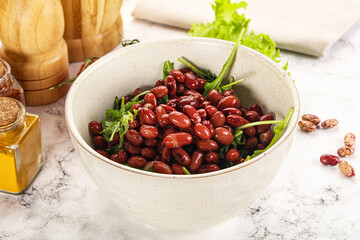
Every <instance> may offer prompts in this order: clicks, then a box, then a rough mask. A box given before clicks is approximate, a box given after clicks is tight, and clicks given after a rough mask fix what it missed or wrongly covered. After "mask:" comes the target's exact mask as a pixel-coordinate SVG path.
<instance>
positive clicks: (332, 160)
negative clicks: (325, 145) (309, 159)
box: [320, 154, 340, 166]
mask: <svg viewBox="0 0 360 240" xmlns="http://www.w3.org/2000/svg"><path fill="white" fill-rule="evenodd" d="M320 162H321V163H322V164H324V165H331V166H335V165H337V164H338V163H339V162H340V159H339V158H338V156H335V155H331V154H323V155H321V157H320Z"/></svg>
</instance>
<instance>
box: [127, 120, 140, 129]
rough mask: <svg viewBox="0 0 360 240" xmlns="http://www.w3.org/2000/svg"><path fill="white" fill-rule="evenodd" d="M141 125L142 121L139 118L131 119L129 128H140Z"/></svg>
mask: <svg viewBox="0 0 360 240" xmlns="http://www.w3.org/2000/svg"><path fill="white" fill-rule="evenodd" d="M139 126H140V123H139V121H138V120H137V119H132V120H131V119H130V120H129V128H130V129H138V128H139Z"/></svg>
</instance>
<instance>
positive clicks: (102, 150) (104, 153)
mask: <svg viewBox="0 0 360 240" xmlns="http://www.w3.org/2000/svg"><path fill="white" fill-rule="evenodd" d="M95 151H96V152H97V153H99V154H100V155H102V156H104V157H106V158H109V157H110V153H108V152H107V151H105V150H104V149H95Z"/></svg>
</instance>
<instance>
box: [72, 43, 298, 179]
mask: <svg viewBox="0 0 360 240" xmlns="http://www.w3.org/2000/svg"><path fill="white" fill-rule="evenodd" d="M178 41H188V42H200V43H211V44H212V45H217V46H225V45H226V46H230V45H231V46H233V45H234V44H235V43H234V42H230V41H226V40H220V39H214V38H204V37H178V38H168V39H162V40H153V41H146V42H142V43H138V44H135V45H131V46H128V47H126V48H121V49H118V50H115V51H113V52H110V53H108V54H106V55H105V56H103V57H101V58H100V59H99V60H98V61H96V62H94V63H93V64H91V66H89V67H88V68H86V69H85V70H84V72H82V73H81V75H79V77H78V78H77V79H76V81H75V82H74V83H73V84H72V86H71V88H70V90H69V92H68V94H67V97H66V102H65V122H66V126H67V128H68V131H69V134H70V135H71V137H72V139H73V141H76V142H77V143H78V145H79V146H80V147H81V148H83V149H84V150H85V151H86V152H88V153H89V154H91V155H92V156H94V157H95V158H97V159H98V160H101V161H103V162H105V163H107V164H110V165H112V166H114V167H117V168H120V169H122V170H125V171H128V172H131V173H135V174H141V175H144V176H150V177H157V178H166V179H197V178H208V177H215V176H219V175H222V174H227V173H229V172H234V171H238V170H239V169H242V168H245V167H247V166H249V165H251V164H253V163H256V162H257V161H260V160H261V159H263V158H264V157H265V156H267V155H269V154H271V153H272V152H273V151H274V150H275V149H277V148H278V147H279V146H280V145H281V144H283V143H284V142H285V141H286V140H287V139H288V138H289V137H290V136H291V135H292V134H293V133H294V131H295V129H296V126H297V122H298V120H299V117H300V97H299V93H298V91H297V88H296V86H295V84H294V81H293V80H292V79H291V77H290V76H289V75H288V73H287V72H286V71H285V70H284V69H283V68H282V67H281V66H280V65H279V64H278V63H276V62H274V61H273V60H272V59H270V58H268V57H267V56H265V55H263V54H262V53H260V52H258V51H256V50H253V49H251V48H249V47H246V46H243V45H239V48H242V49H243V50H245V51H248V52H250V53H251V55H252V56H253V57H257V58H259V57H260V59H261V60H262V61H264V63H266V64H269V65H270V67H271V68H272V69H274V70H276V71H277V72H279V74H280V75H281V76H282V78H283V80H284V82H288V83H289V84H290V89H291V92H292V96H293V99H294V106H293V107H294V113H293V115H292V119H291V120H290V122H289V125H288V127H287V129H286V130H285V132H284V133H283V135H282V136H281V137H280V138H279V140H278V141H277V142H276V143H275V144H274V145H273V146H272V147H271V148H269V149H268V150H266V151H265V152H263V153H261V154H260V155H258V156H256V157H255V158H253V159H250V160H249V161H246V162H244V163H241V164H238V165H236V166H232V167H229V168H225V169H221V170H218V171H214V172H209V173H202V174H191V175H176V174H161V173H156V172H150V171H145V170H141V169H137V168H133V167H130V166H126V165H123V164H120V163H116V162H114V161H112V160H110V159H108V158H106V157H104V156H102V155H100V154H99V153H97V152H96V151H95V149H93V148H92V147H91V146H90V145H88V144H87V143H86V142H85V140H84V139H83V138H82V137H81V135H80V133H79V131H78V130H77V129H76V128H75V123H74V121H73V119H74V118H73V110H72V109H73V105H72V100H73V99H74V96H76V92H77V91H78V90H79V89H80V88H81V84H82V83H83V82H85V81H86V78H87V77H88V76H89V75H90V74H91V73H92V72H93V71H95V70H96V69H97V68H98V67H101V65H102V64H104V63H106V62H107V61H108V60H109V59H112V58H114V57H115V56H116V57H118V55H122V54H124V53H126V52H127V51H131V50H132V49H133V48H141V47H151V46H152V45H158V44H165V43H167V44H168V43H174V42H178ZM238 51H239V49H238ZM78 156H79V154H78ZM79 158H81V157H80V156H79Z"/></svg>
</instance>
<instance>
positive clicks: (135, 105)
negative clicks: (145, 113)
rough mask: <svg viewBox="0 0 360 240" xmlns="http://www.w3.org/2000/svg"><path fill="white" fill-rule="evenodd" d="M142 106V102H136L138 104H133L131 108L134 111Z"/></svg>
mask: <svg viewBox="0 0 360 240" xmlns="http://www.w3.org/2000/svg"><path fill="white" fill-rule="evenodd" d="M141 108H142V106H141V104H140V103H136V104H134V105H132V107H131V108H130V110H131V111H132V112H134V110H135V109H136V110H140V109H141Z"/></svg>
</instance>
